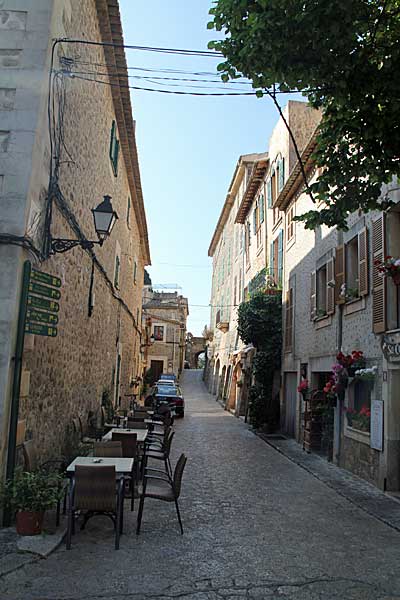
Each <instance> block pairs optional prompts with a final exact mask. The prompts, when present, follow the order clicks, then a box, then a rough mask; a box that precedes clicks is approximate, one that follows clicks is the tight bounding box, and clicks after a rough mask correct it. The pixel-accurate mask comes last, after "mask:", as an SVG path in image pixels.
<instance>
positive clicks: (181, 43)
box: [120, 0, 278, 335]
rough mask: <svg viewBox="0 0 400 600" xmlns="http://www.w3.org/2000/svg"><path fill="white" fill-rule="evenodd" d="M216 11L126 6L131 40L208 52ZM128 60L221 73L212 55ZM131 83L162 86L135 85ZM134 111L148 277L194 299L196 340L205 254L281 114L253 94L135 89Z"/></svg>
mask: <svg viewBox="0 0 400 600" xmlns="http://www.w3.org/2000/svg"><path fill="white" fill-rule="evenodd" d="M210 6H211V2H210V0H168V2H166V1H165V0H148V1H147V2H133V1H132V0H120V9H121V15H122V22H123V29H124V39H125V43H126V44H134V45H140V46H156V47H163V48H165V47H168V48H188V49H195V50H206V49H207V43H208V41H209V40H210V39H214V38H215V35H216V34H215V32H213V31H208V30H207V28H206V25H207V22H208V21H209V20H210V19H209V17H208V10H209V7H210ZM126 54H127V60H128V67H145V68H156V69H170V68H171V69H182V70H187V71H215V69H216V65H217V64H218V60H217V59H214V58H204V57H203V58H199V57H187V56H176V55H163V54H158V53H149V52H138V51H134V50H127V51H126ZM130 73H132V74H134V73H137V72H136V71H134V70H132V71H130ZM158 75H159V74H158ZM161 75H162V74H161ZM167 76H168V75H167ZM172 76H173V75H172ZM179 76H180V75H178V77H179ZM183 77H185V75H183ZM188 77H190V76H188ZM163 83H164V84H165V83H166V82H163ZM174 83H178V82H174ZM130 84H131V85H139V86H144V87H160V88H161V87H165V85H162V84H161V83H159V85H158V86H157V85H154V84H149V83H148V82H144V81H141V80H134V79H131V80H130ZM192 85H195V84H192ZM204 85H206V84H204ZM220 85H221V86H222V85H223V84H222V83H221V84H220ZM225 87H227V86H225ZM242 87H245V86H242ZM172 89H173V88H172ZM176 89H179V88H176ZM194 91H196V90H194ZM221 91H222V92H223V91H224V90H221ZM227 91H228V90H227ZM132 105H133V113H134V118H135V119H136V121H137V124H136V133H137V144H138V152H139V161H140V169H141V177H142V186H143V194H144V201H145V207H146V215H147V223H148V228H149V236H150V251H151V258H152V266H151V267H150V268H149V272H150V276H151V278H152V281H153V283H174V284H175V283H177V284H179V285H180V286H181V287H182V293H183V294H184V295H185V296H187V297H188V299H189V311H190V316H189V319H188V330H189V331H192V333H194V334H195V335H200V334H201V332H202V330H203V327H204V325H205V324H206V323H208V322H209V316H210V314H209V312H210V311H209V308H208V305H209V302H210V290H211V273H212V269H211V259H210V258H208V256H207V251H208V246H209V243H210V240H211V237H212V234H213V232H214V228H215V225H216V222H217V219H218V217H219V214H220V212H221V208H222V205H223V202H224V200H225V196H226V192H227V189H228V186H229V183H230V180H231V177H232V174H233V170H234V168H235V165H236V162H237V160H238V158H239V156H240V155H241V154H247V153H251V152H265V151H266V150H267V143H268V138H269V135H270V133H271V131H272V128H273V126H274V124H275V123H276V121H277V119H278V116H277V113H276V110H275V108H274V106H273V105H272V103H271V101H270V100H269V99H267V98H263V99H257V98H253V97H251V96H250V97H246V96H243V97H235V96H232V97H229V96H228V97H225V98H219V97H214V98H213V97H209V98H208V97H205V98H204V97H191V96H177V95H168V94H158V93H151V92H145V91H135V90H133V91H132ZM177 265H193V266H191V267H188V266H177ZM197 305H203V306H197Z"/></svg>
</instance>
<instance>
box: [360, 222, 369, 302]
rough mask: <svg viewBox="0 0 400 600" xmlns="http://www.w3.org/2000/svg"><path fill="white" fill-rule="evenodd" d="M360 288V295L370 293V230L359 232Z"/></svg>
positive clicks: (365, 229)
mask: <svg viewBox="0 0 400 600" xmlns="http://www.w3.org/2000/svg"><path fill="white" fill-rule="evenodd" d="M358 288H359V294H360V296H367V294H368V230H367V228H366V227H364V229H362V230H361V231H360V233H359V234H358Z"/></svg>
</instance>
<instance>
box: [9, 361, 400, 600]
mask: <svg viewBox="0 0 400 600" xmlns="http://www.w3.org/2000/svg"><path fill="white" fill-rule="evenodd" d="M183 389H184V393H185V396H186V402H187V411H186V416H185V419H184V420H180V421H179V420H178V421H177V422H176V424H175V430H176V435H175V439H174V446H173V452H172V462H173V464H175V462H176V460H177V458H178V456H179V455H180V453H181V452H185V453H186V454H187V456H188V463H187V466H186V470H185V473H184V477H183V487H182V495H181V499H180V506H181V511H182V517H183V525H184V528H185V533H184V535H183V536H181V535H180V533H179V529H178V524H177V520H176V515H175V512H174V507H173V506H172V505H170V504H166V503H165V504H164V503H162V502H158V501H155V500H153V501H152V500H147V501H146V503H145V510H144V517H143V523H142V532H141V534H140V536H136V535H135V518H136V514H137V513H136V511H137V503H136V506H135V512H134V513H131V512H130V511H129V506H128V505H129V501H126V511H125V533H124V535H123V536H122V539H121V548H120V550H119V551H115V550H114V549H113V529H112V525H111V523H110V521H109V520H107V519H105V518H104V519H103V518H101V517H98V518H97V519H93V520H91V521H89V523H88V525H87V528H86V530H85V531H83V532H81V531H79V528H77V533H76V534H75V536H74V537H73V542H72V549H71V550H70V551H68V552H67V551H66V550H65V547H64V546H62V547H60V548H59V549H58V550H57V551H56V552H55V553H54V554H53V555H51V556H50V557H49V558H48V559H47V560H38V561H36V562H34V563H32V564H30V565H25V566H23V567H21V568H20V569H19V570H16V571H15V572H13V573H11V574H8V575H6V576H4V577H3V578H2V579H0V597H1V599H2V600H65V599H68V600H86V599H88V598H90V600H100V599H101V600H104V599H107V600H142V599H143V600H144V599H154V600H167V599H171V598H180V599H183V600H222V599H225V600H226V599H230V600H233V599H236V598H246V599H254V600H255V599H264V598H265V599H273V600H278V599H283V598H284V599H287V600H333V599H335V600H344V599H345V600H399V599H400V575H399V569H398V563H399V558H400V550H399V548H400V545H399V539H400V538H399V535H400V534H399V531H397V530H396V529H394V528H393V527H390V526H389V525H388V524H386V523H384V522H382V520H378V519H377V518H375V517H374V516H372V515H371V514H368V512H366V511H365V510H362V509H360V508H359V506H357V505H356V504H355V503H354V501H353V502H350V501H349V500H347V499H346V498H345V497H344V496H343V494H341V493H338V491H336V490H335V489H333V487H332V486H330V485H327V483H325V482H324V481H322V480H321V479H322V476H321V477H320V478H318V477H315V476H313V475H312V474H311V473H310V472H307V471H306V470H305V469H304V468H301V467H300V466H299V465H297V464H295V462H293V460H289V459H288V458H287V457H286V456H283V455H282V453H280V452H278V451H277V450H276V449H274V448H272V447H271V445H269V444H266V443H265V442H264V441H263V440H261V439H260V438H259V437H257V436H255V435H254V433H253V432H252V431H251V430H249V428H248V426H247V425H245V424H244V423H243V422H242V421H241V420H238V419H236V418H234V417H233V416H232V415H231V414H229V413H228V412H225V411H223V409H222V408H221V407H220V405H219V404H218V403H217V402H215V399H214V397H212V396H210V395H209V394H208V393H207V392H206V391H205V387H204V384H203V383H202V381H201V371H185V372H184V376H183ZM293 443H294V442H293ZM316 460H318V459H317V458H315V459H314V461H316ZM320 463H321V465H322V464H324V463H323V461H320ZM330 469H337V468H336V467H333V466H332V465H331V467H330ZM337 471H338V472H340V469H337ZM352 478H353V476H352V475H350V474H349V473H347V474H346V478H345V479H346V482H344V481H343V482H342V486H344V485H345V483H346V485H347V486H351V485H352ZM355 479H356V478H354V481H355ZM337 485H338V486H339V485H340V483H338V484H337ZM363 485H364V492H363V493H364V494H367V493H368V492H367V491H366V490H367V487H368V484H366V483H364V484H363ZM354 486H355V489H358V487H357V486H358V484H356V483H354ZM371 490H373V491H371V495H372V496H374V499H375V500H374V501H376V497H377V495H379V497H380V498H381V499H382V502H384V501H385V500H386V499H387V500H388V502H393V501H392V500H390V499H388V498H387V497H386V496H385V495H384V494H381V493H380V492H379V491H378V490H376V489H374V488H371ZM358 493H359V491H358Z"/></svg>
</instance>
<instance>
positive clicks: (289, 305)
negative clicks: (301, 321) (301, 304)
mask: <svg viewBox="0 0 400 600" xmlns="http://www.w3.org/2000/svg"><path fill="white" fill-rule="evenodd" d="M293 292H294V290H293V287H290V288H289V290H288V291H287V293H286V305H285V336H284V342H285V352H291V351H292V340H293V312H294V301H293Z"/></svg>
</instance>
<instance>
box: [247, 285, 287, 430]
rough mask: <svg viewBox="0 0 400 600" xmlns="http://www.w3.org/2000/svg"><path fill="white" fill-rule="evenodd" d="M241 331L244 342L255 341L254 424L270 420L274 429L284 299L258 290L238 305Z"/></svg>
mask: <svg viewBox="0 0 400 600" xmlns="http://www.w3.org/2000/svg"><path fill="white" fill-rule="evenodd" d="M238 333H239V335H240V337H241V339H242V340H243V342H244V343H245V344H253V346H254V347H255V348H256V349H257V353H256V355H255V357H254V360H253V375H254V380H255V384H254V385H253V386H251V388H250V392H249V400H250V403H249V412H250V422H251V423H252V425H254V427H261V426H262V425H264V424H265V423H268V425H269V427H270V428H271V429H273V428H274V427H276V425H277V424H278V422H279V401H278V400H277V398H274V395H273V383H274V373H275V371H276V369H279V367H280V364H281V352H282V300H281V296H280V295H277V296H267V295H265V294H264V293H263V292H255V293H254V295H253V296H252V297H251V299H250V300H249V301H248V302H243V303H242V304H241V305H240V306H239V309H238Z"/></svg>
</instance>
